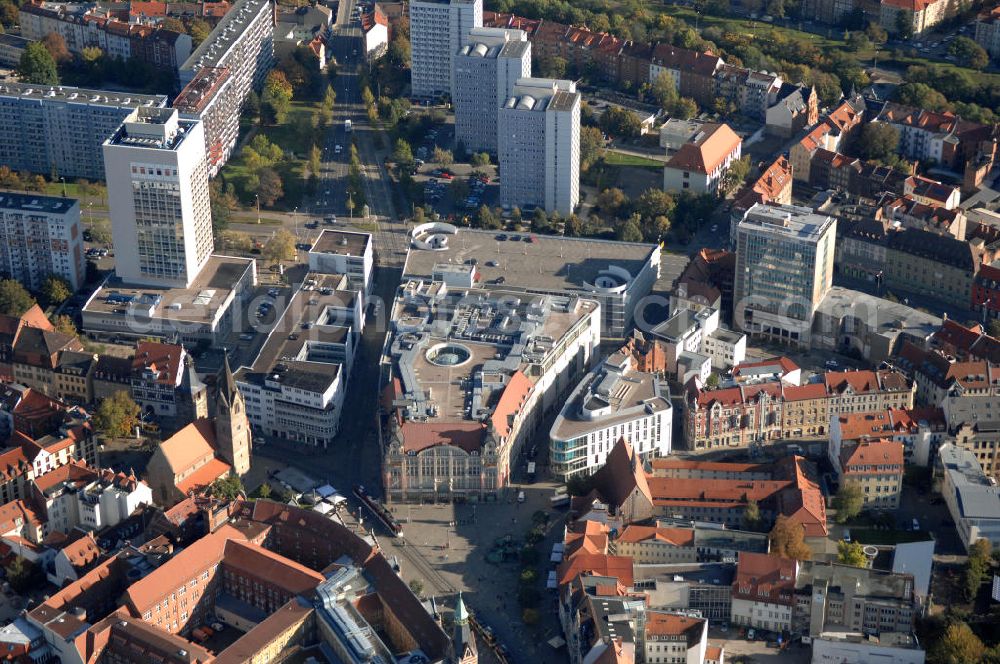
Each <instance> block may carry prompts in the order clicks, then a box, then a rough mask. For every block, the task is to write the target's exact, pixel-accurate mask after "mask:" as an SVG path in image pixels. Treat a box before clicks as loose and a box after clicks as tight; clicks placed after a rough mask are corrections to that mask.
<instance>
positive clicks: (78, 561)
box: [62, 533, 101, 569]
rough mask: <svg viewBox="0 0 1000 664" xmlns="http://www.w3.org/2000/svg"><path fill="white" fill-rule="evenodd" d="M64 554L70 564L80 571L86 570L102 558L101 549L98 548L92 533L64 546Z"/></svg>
mask: <svg viewBox="0 0 1000 664" xmlns="http://www.w3.org/2000/svg"><path fill="white" fill-rule="evenodd" d="M62 552H63V553H64V554H65V555H66V558H67V559H68V560H69V564H70V565H72V566H73V567H76V568H79V569H83V568H86V567H87V566H89V565H91V564H93V563H95V562H96V561H97V560H99V559H100V557H101V548H100V547H99V546H97V542H96V541H95V540H94V536H93V535H91V534H90V533H87V534H86V535H84V536H83V537H80V538H78V539H76V540H75V541H73V542H70V543H69V544H67V545H66V546H64V547H63V548H62Z"/></svg>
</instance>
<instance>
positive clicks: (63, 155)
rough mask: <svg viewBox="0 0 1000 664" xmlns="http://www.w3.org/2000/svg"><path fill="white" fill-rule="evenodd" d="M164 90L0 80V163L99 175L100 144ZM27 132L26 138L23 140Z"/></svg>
mask: <svg viewBox="0 0 1000 664" xmlns="http://www.w3.org/2000/svg"><path fill="white" fill-rule="evenodd" d="M166 105H167V98H166V97H165V96H164V95H143V94H132V93H123V92H109V91H107V90H88V89H85V88H74V87H70V86H47V85H34V84H29V83H15V82H13V81H5V82H3V83H0V163H3V164H4V165H6V166H9V167H10V168H11V170H14V171H22V170H23V171H31V172H32V173H43V174H45V175H51V174H53V173H55V174H57V175H59V176H63V177H66V178H86V179H88V180H103V179H104V155H103V153H102V151H101V145H102V144H103V143H104V141H105V140H107V138H108V136H110V135H111V134H113V133H114V132H115V130H116V129H118V127H119V126H121V123H122V121H123V120H125V118H126V117H128V116H129V115H130V114H131V113H132V112H133V111H135V110H136V109H137V108H143V107H145V108H163V107H165V106H166ZM25 137H29V140H25Z"/></svg>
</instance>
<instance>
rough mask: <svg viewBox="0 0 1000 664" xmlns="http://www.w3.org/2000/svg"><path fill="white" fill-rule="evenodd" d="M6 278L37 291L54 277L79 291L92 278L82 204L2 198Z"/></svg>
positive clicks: (1, 263) (1, 256)
mask: <svg viewBox="0 0 1000 664" xmlns="http://www.w3.org/2000/svg"><path fill="white" fill-rule="evenodd" d="M0 274H4V275H6V276H8V277H10V278H12V279H16V280H17V281H19V282H21V283H22V284H24V285H25V287H27V288H28V289H29V290H33V291H37V290H39V289H40V288H41V287H42V283H44V281H45V279H46V277H48V276H49V275H53V274H54V275H56V276H58V277H62V278H63V279H65V280H66V281H67V283H69V285H70V288H71V289H73V290H74V291H75V290H77V289H79V288H80V287H81V286H82V285H83V282H84V281H85V280H86V274H87V259H86V257H85V256H84V251H83V232H82V230H81V228H80V202H79V201H78V200H76V199H75V198H56V197H54V196H39V195H36V194H30V195H27V194H9V193H0Z"/></svg>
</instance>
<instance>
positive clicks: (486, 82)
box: [452, 28, 531, 154]
mask: <svg viewBox="0 0 1000 664" xmlns="http://www.w3.org/2000/svg"><path fill="white" fill-rule="evenodd" d="M454 67H455V79H454V82H455V86H454V89H453V91H452V103H453V105H454V107H455V142H456V144H457V143H461V144H462V145H463V146H465V149H466V151H468V152H489V153H490V154H496V152H497V115H498V114H499V112H500V105H501V104H502V103H504V102H505V101H507V99H508V98H510V96H511V95H512V94H513V92H514V85H515V84H516V83H517V81H518V80H519V79H522V78H527V77H529V76H531V42H529V41H528V35H527V33H526V32H524V30H506V29H504V28H474V29H472V30H471V31H470V32H469V35H468V37H467V39H466V42H465V44H464V45H463V46H462V48H460V49H459V51H458V53H456V54H455V59H454Z"/></svg>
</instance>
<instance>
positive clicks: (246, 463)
mask: <svg viewBox="0 0 1000 664" xmlns="http://www.w3.org/2000/svg"><path fill="white" fill-rule="evenodd" d="M215 445H216V449H217V452H218V454H219V456H221V457H222V458H223V459H224V460H225V461H226V462H227V463H228V464H229V465H231V466H232V467H233V472H234V473H236V474H237V475H239V476H241V477H242V476H243V475H245V474H246V473H247V471H249V470H250V453H251V447H252V445H251V437H250V422H249V420H247V410H246V403H244V401H243V395H242V394H240V391H239V389H238V388H237V387H236V379H235V378H234V377H233V372H232V370H231V369H230V368H229V357H228V356H227V357H226V358H225V359H224V360H223V366H222V372H221V373H220V374H219V379H218V381H217V386H216V393H215Z"/></svg>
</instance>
